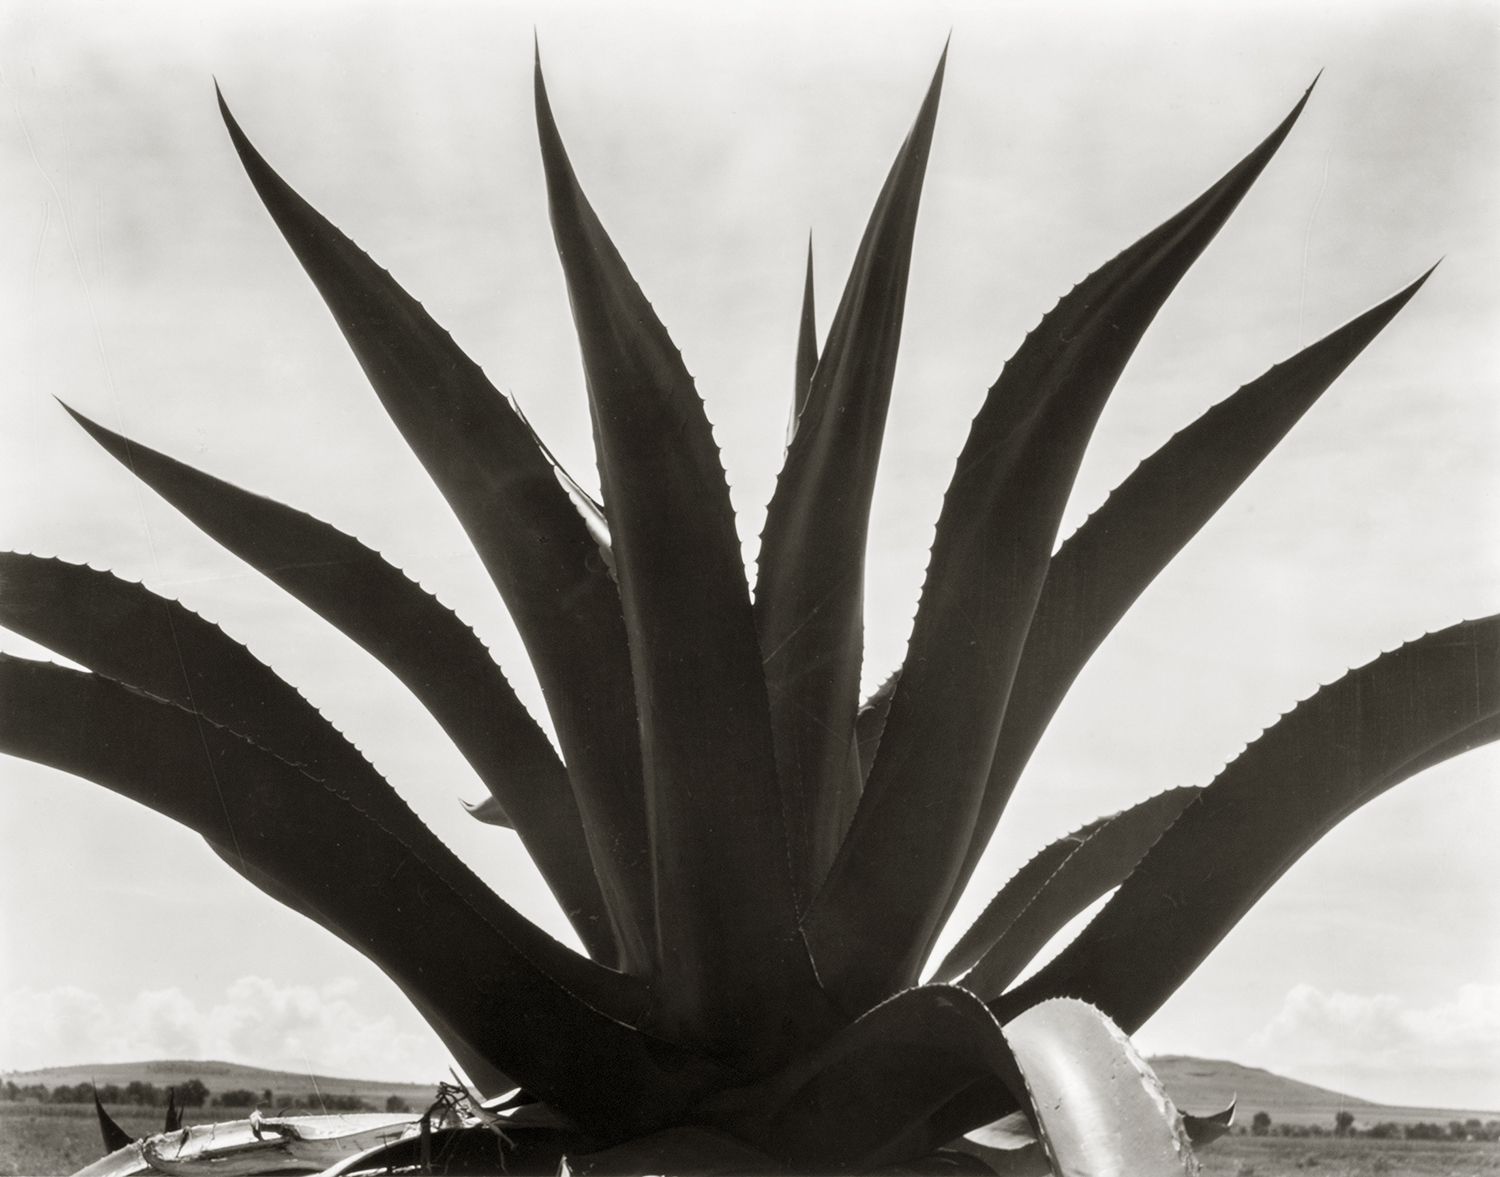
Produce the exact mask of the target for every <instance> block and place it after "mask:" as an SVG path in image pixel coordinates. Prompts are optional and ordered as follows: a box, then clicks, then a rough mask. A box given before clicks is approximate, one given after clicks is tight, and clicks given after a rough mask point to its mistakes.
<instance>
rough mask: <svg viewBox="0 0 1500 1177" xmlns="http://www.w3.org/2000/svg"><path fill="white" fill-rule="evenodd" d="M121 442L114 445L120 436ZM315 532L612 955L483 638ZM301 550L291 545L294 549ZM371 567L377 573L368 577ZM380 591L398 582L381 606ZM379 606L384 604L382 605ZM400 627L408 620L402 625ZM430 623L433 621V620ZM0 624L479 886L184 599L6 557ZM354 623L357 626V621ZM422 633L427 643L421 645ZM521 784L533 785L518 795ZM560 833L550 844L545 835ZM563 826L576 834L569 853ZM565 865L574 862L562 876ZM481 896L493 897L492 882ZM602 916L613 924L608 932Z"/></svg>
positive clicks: (390, 648) (322, 727)
mask: <svg viewBox="0 0 1500 1177" xmlns="http://www.w3.org/2000/svg"><path fill="white" fill-rule="evenodd" d="M110 436H111V438H112V439H113V437H114V435H110ZM132 453H133V455H134V456H136V457H138V458H140V459H141V460H142V464H143V465H145V466H150V465H151V459H152V458H155V459H157V460H159V461H165V459H160V458H159V455H149V456H148V452H143V451H141V450H140V449H139V447H132ZM230 489H232V488H230ZM234 493H235V495H237V496H239V499H240V501H239V502H238V503H235V502H234V501H233V500H232V499H231V501H230V503H229V504H228V508H227V509H230V510H232V509H233V508H234V507H235V506H239V507H240V508H241V510H240V512H239V514H240V516H241V518H242V519H245V520H248V519H250V518H252V517H253V516H254V514H255V504H256V503H267V502H268V501H269V500H263V499H256V497H255V496H253V495H247V494H244V492H241V491H235V492H234ZM244 500H249V502H248V503H246V502H245V501H244ZM271 505H272V506H275V504H271ZM279 512H280V518H276V517H275V516H273V518H272V519H271V520H270V522H272V523H276V522H281V523H282V524H283V526H282V527H281V528H279V529H277V534H279V535H280V536H281V537H282V538H283V539H286V540H288V541H291V540H295V538H296V536H297V532H298V531H299V528H298V527H297V524H298V523H299V522H314V521H311V520H307V518H306V516H300V517H299V516H298V515H297V513H296V512H293V511H289V510H287V509H286V508H279ZM318 527H320V528H323V529H324V530H326V531H327V532H328V533H329V534H330V536H331V537H332V538H334V539H336V540H341V541H343V542H342V544H341V545H330V548H329V549H325V551H324V555H325V556H329V557H332V556H344V557H346V559H344V560H343V561H336V562H330V561H324V562H322V563H320V564H319V565H318V568H319V569H320V570H321V571H322V572H323V574H324V576H325V578H326V575H327V573H328V570H329V569H330V568H332V567H337V568H339V569H340V570H341V572H340V574H339V581H340V582H341V583H342V584H343V585H345V586H346V587H350V588H351V592H352V593H355V594H357V595H356V596H355V597H354V599H353V601H350V600H348V599H346V598H344V597H343V596H340V597H339V601H336V602H334V603H333V604H334V607H335V609H342V610H343V611H345V612H347V613H354V612H355V610H356V609H357V608H358V607H359V606H364V607H365V609H366V610H367V612H366V613H365V614H363V615H362V619H363V620H364V621H366V622H367V623H368V622H369V621H371V620H372V619H373V620H374V621H375V624H374V625H368V624H367V626H366V629H367V630H379V631H380V632H379V633H378V634H373V635H372V634H371V633H369V632H366V633H365V635H364V636H366V637H367V638H370V639H371V641H370V644H372V645H375V644H377V643H376V641H375V640H374V638H375V637H376V636H378V637H382V638H384V639H385V640H384V643H383V645H382V646H380V648H382V649H383V651H384V652H385V653H386V655H387V658H388V664H389V662H396V663H397V664H398V665H400V666H402V668H403V669H405V670H406V671H407V672H408V674H407V676H406V677H410V678H418V672H425V674H424V675H423V677H421V678H420V679H419V680H418V682H417V686H418V687H420V688H425V689H424V690H421V691H419V695H421V694H426V695H427V696H428V697H429V698H434V699H435V702H436V704H437V705H438V706H439V707H440V708H443V707H446V706H447V705H449V704H452V711H453V712H456V713H457V719H456V720H455V721H454V723H453V726H454V727H458V728H459V734H460V735H462V736H465V737H472V739H467V740H465V741H464V742H465V743H467V744H468V745H469V747H471V748H473V747H475V746H476V745H477V748H478V752H479V753H480V754H482V755H483V756H485V757H486V759H485V760H482V761H481V763H483V764H484V765H485V767H486V768H487V769H489V770H490V772H489V774H488V775H490V777H491V778H492V779H498V782H499V785H500V787H502V788H505V789H508V790H509V791H511V792H513V793H515V795H516V797H517V800H518V803H519V804H520V805H521V807H522V812H524V813H525V814H526V815H527V818H528V819H530V824H531V827H532V829H531V834H532V836H531V838H530V839H529V841H528V843H527V844H528V849H530V848H531V847H532V846H533V845H535V847H536V850H537V851H538V853H536V854H535V855H534V856H535V857H536V859H537V862H538V866H539V867H540V868H541V869H542V872H543V875H544V876H546V877H548V878H549V881H551V880H552V879H553V878H554V877H557V881H556V882H553V887H554V891H555V893H557V894H559V897H560V898H562V897H564V896H568V895H569V892H570V891H572V892H573V893H574V894H579V893H581V894H582V896H583V897H584V898H585V899H590V898H591V900H592V906H591V907H588V908H581V907H580V906H579V904H577V903H573V904H571V905H565V910H568V912H569V914H570V916H572V918H573V920H574V923H575V926H579V929H580V934H582V933H583V932H584V931H585V930H587V932H588V933H589V936H590V937H591V938H592V939H593V940H594V941H595V942H596V943H597V942H600V941H601V940H602V943H601V948H605V949H607V948H608V947H609V946H610V943H611V941H610V939H609V927H608V923H607V921H605V912H604V909H603V905H602V903H601V902H600V900H599V897H598V894H599V893H598V889H597V887H595V888H593V890H592V892H590V891H589V890H588V889H587V887H585V886H583V884H585V883H592V880H593V874H592V871H591V870H590V867H589V861H588V855H587V851H586V849H585V847H584V844H583V838H582V831H581V828H580V827H579V825H578V817H577V811H576V810H570V809H568V808H566V807H563V806H559V805H558V804H557V798H556V797H555V796H554V797H551V798H549V797H547V796H545V795H540V796H539V795H538V794H540V793H542V791H543V788H544V787H546V786H548V785H550V786H551V787H552V789H553V790H554V791H555V792H560V793H561V795H562V797H563V798H565V799H567V800H571V797H572V791H571V789H570V788H569V786H568V782H567V778H566V776H563V775H561V774H562V770H561V765H559V764H557V758H556V754H555V753H553V752H552V748H551V745H550V744H548V743H547V742H546V737H545V736H543V735H542V733H541V731H540V730H539V729H536V727H535V724H534V723H532V722H531V719H530V716H528V715H527V714H526V712H525V710H524V709H523V708H521V705H520V703H519V702H518V701H517V700H516V699H515V697H514V695H512V694H511V693H510V686H509V684H508V683H506V681H505V678H504V676H503V675H502V674H501V673H500V671H499V668H498V667H496V666H495V664H494V663H493V662H492V661H491V660H490V658H489V655H488V653H487V652H486V651H485V650H484V647H483V646H481V645H480V644H479V641H478V639H477V638H475V637H474V636H473V634H472V633H470V631H469V630H468V629H467V628H466V627H465V626H463V625H462V623H460V622H459V621H458V619H457V618H455V617H454V616H453V615H452V614H451V613H449V612H448V611H447V610H446V609H444V608H443V607H442V606H441V605H440V604H438V602H437V601H436V600H434V599H433V598H431V597H429V596H428V595H427V594H426V593H424V592H423V591H422V590H421V589H420V588H418V587H417V586H416V585H414V584H412V583H411V582H410V581H409V580H407V579H406V578H405V577H404V576H402V575H401V574H400V573H399V572H397V571H396V570H395V569H393V568H391V567H390V566H389V565H388V564H386V563H385V562H384V561H383V560H381V559H380V558H379V557H378V556H376V555H375V554H374V553H373V552H370V551H368V550H367V549H365V548H363V547H362V546H361V545H359V544H357V543H356V542H355V541H353V540H351V539H348V537H346V536H342V535H340V534H339V533H338V532H335V531H334V530H333V529H332V528H324V527H323V525H322V524H318ZM300 530H302V531H306V530H308V529H307V528H305V527H304V528H301V529H300ZM291 546H292V544H291V543H290V542H288V544H287V547H291ZM304 554H305V553H304ZM361 572H363V573H365V574H366V575H365V578H364V581H363V583H362V584H361V582H360V580H359V574H360V573H361ZM294 575H295V574H294ZM345 578H348V579H345ZM325 587H326V584H325ZM361 589H362V591H361ZM382 589H389V590H391V591H390V592H389V593H388V594H386V597H385V600H384V601H382V600H381V595H382ZM392 598H394V600H392ZM340 602H342V604H340ZM378 604H385V605H386V606H387V607H386V608H385V609H379V608H374V607H372V606H375V605H378ZM403 606H410V607H408V608H403ZM402 621H405V622H406V623H407V624H406V625H402V624H400V623H401V622H402ZM424 621H425V622H428V623H429V624H428V625H423V624H422V622H424ZM0 625H4V626H5V627H6V628H7V629H11V630H13V631H14V632H16V633H19V634H21V635H23V636H24V637H27V638H30V639H31V640H32V641H35V642H37V643H39V644H40V645H43V646H46V647H47V648H48V649H50V650H54V651H56V652H57V653H59V654H61V655H63V656H64V657H65V658H69V659H71V660H72V661H74V662H77V663H80V664H81V665H83V666H86V667H88V668H89V669H90V670H94V671H97V672H98V673H100V674H102V675H104V676H105V677H106V678H110V679H114V680H115V681H117V682H120V683H123V684H125V685H126V686H128V687H131V688H133V689H135V690H138V691H144V692H145V693H147V694H149V695H151V696H153V697H155V698H158V699H164V700H166V701H167V702H169V703H174V704H176V705H177V706H179V707H182V708H185V709H186V710H188V711H191V712H194V713H196V714H198V715H201V716H203V717H204V718H205V719H207V720H208V721H209V722H210V723H213V724H216V725H218V726H220V727H225V728H228V729H229V730H231V731H233V732H234V733H235V734H236V735H238V736H241V737H243V738H244V739H247V740H249V741H250V742H251V743H253V744H255V745H257V746H258V747H261V748H264V749H266V750H267V751H269V752H272V753H274V754H275V755H276V756H278V757H280V758H281V759H282V760H285V761H287V762H288V763H289V764H293V765H296V766H298V767H300V768H302V769H304V770H305V771H306V772H307V773H308V774H309V775H310V776H312V777H314V778H315V779H318V780H330V779H337V780H338V781H339V782H340V784H341V787H342V788H343V789H345V790H346V791H347V792H348V793H349V796H350V799H351V800H352V801H353V803H354V804H355V805H357V806H358V807H359V808H361V809H363V810H366V811H367V812H369V813H370V814H372V815H373V816H375V817H376V818H377V819H378V820H379V821H381V822H382V823H383V824H384V825H385V826H386V827H387V828H389V829H391V830H393V831H395V832H397V833H398V834H399V835H400V836H401V837H403V838H405V839H407V840H408V841H409V842H411V843H412V844H413V845H419V844H423V843H431V844H432V845H433V847H434V848H435V849H434V850H433V853H431V854H429V856H428V862H429V863H430V864H431V865H432V866H433V868H434V869H438V870H442V869H444V864H445V863H447V864H451V865H455V866H457V869H456V870H454V871H451V872H449V873H448V878H449V881H450V883H452V884H453V885H454V886H456V887H459V888H460V889H462V888H464V887H466V886H474V887H481V888H482V885H481V884H480V883H479V881H478V879H476V878H475V877H474V876H473V874H472V872H470V871H469V869H468V868H467V867H464V866H462V865H461V864H459V863H458V859H457V858H456V857H454V856H453V855H452V854H451V853H450V852H448V851H447V850H446V848H441V845H442V844H441V843H440V842H438V841H437V839H435V838H434V837H433V835H432V834H431V832H430V831H429V830H428V829H427V828H426V827H425V826H424V825H423V824H422V822H421V821H420V820H419V819H418V818H417V816H416V814H414V813H413V812H412V811H411V809H410V807H408V806H407V804H406V802H404V801H403V800H402V799H401V798H400V796H399V795H398V794H397V793H396V792H395V791H394V790H393V789H392V788H391V787H390V785H389V784H387V783H386V781H385V780H384V778H382V777H381V776H380V774H379V773H377V772H376V771H375V770H374V768H372V767H371V766H370V764H369V762H368V761H366V760H365V758H364V757H363V756H362V755H361V754H360V753H359V752H358V751H357V750H356V749H355V748H354V746H353V745H351V744H350V743H349V741H348V740H346V739H345V738H344V737H343V735H342V734H340V733H339V731H338V730H337V729H336V728H334V726H333V725H332V724H331V723H329V722H328V720H327V719H325V718H324V717H323V715H322V714H320V713H319V712H318V710H317V709H316V708H315V707H313V706H312V705H311V704H310V703H308V702H307V700H306V699H304V698H303V697H302V696H301V695H300V694H299V693H298V692H297V691H296V690H295V689H294V688H293V687H291V686H289V685H288V684H287V683H286V682H285V681H283V680H282V679H281V678H280V677H279V676H277V674H276V673H275V672H274V671H272V670H271V668H270V667H268V666H266V665H265V664H264V663H263V662H261V661H260V660H259V659H257V658H256V657H255V656H254V655H253V654H251V653H250V651H249V650H247V649H245V647H244V646H242V645H240V643H238V642H236V641H235V640H234V639H232V638H230V637H229V636H227V635H226V634H225V633H224V632H223V631H222V630H221V629H219V627H218V626H216V625H214V624H212V623H211V622H208V621H205V620H204V619H203V618H201V617H199V616H198V615H197V614H195V613H193V612H192V611H191V610H188V609H185V608H184V607H183V606H182V605H180V604H178V603H177V602H175V601H169V600H166V599H165V598H163V597H159V596H157V595H156V594H155V593H153V592H151V591H150V590H148V589H146V588H145V587H144V586H142V585H139V584H131V583H130V582H128V581H124V580H121V579H119V578H118V577H116V576H114V575H112V574H111V573H108V572H98V571H95V570H94V569H92V568H87V567H84V566H82V565H77V564H67V563H64V562H63V561H61V560H53V559H43V558H39V557H36V556H27V555H21V554H19V553H15V552H0ZM352 628H355V629H356V630H357V631H358V629H359V626H358V625H355V626H353V627H352ZM445 638H446V639H448V640H447V642H446V643H445V641H444V639H445ZM424 639H428V641H429V643H430V644H427V645H424V644H423V640H424ZM443 654H451V655H453V657H452V660H451V662H450V663H448V666H450V667H451V670H450V671H449V673H448V674H447V675H446V676H444V677H442V678H439V674H440V671H441V670H442V669H443V667H442V666H439V665H437V664H435V663H433V661H432V659H433V658H434V657H437V656H440V655H443ZM480 659H482V661H480ZM466 689H467V691H468V692H470V693H471V697H470V698H468V699H466V698H465V697H464V694H463V692H465V690H466ZM424 701H425V700H424ZM476 703H477V704H480V705H482V704H486V703H488V704H494V705H495V707H494V710H493V711H492V712H491V713H490V715H489V722H490V725H491V727H490V730H489V731H488V732H487V731H486V730H485V728H484V726H483V725H484V722H485V719H486V716H485V715H484V714H482V713H478V712H476V711H475V705H476ZM507 721H509V723H507ZM460 724H462V726H460ZM528 725H529V727H530V728H531V729H534V731H535V738H536V740H539V741H540V743H541V750H540V751H535V750H534V749H535V745H534V744H533V745H532V746H531V747H530V748H529V747H528V746H527V741H528V736H529V735H530V733H529V732H528V731H527V726H528ZM517 729H519V730H517ZM450 730H451V729H450ZM517 745H519V747H517ZM461 746H463V745H462V744H461ZM528 757H529V762H528ZM549 758H550V764H551V765H553V766H555V768H556V774H555V775H554V776H553V777H552V779H551V780H550V781H549V780H548V779H547V777H546V776H545V775H544V773H545V771H546V770H547V767H548V764H549ZM517 786H521V787H522V789H524V790H525V791H524V792H517V791H516V787H517ZM549 806H550V810H549V808H548V807H549ZM559 809H560V810H561V812H559ZM569 817H571V821H572V826H571V829H570V828H569V827H567V826H563V828H562V829H561V830H558V828H557V827H558V824H559V823H560V822H562V821H566V820H567V819H569ZM549 834H550V835H551V841H549V840H547V836H548V835H549ZM559 834H564V835H568V834H570V835H571V836H570V840H568V841H565V842H562V845H561V846H560V847H559V845H558V843H559V841H561V839H560V838H559ZM523 840H526V839H523ZM569 849H571V850H572V851H573V853H574V857H573V858H572V859H571V860H569V859H567V858H562V859H561V861H559V850H561V851H563V852H566V851H567V850H569ZM559 866H561V867H563V868H566V870H565V871H559V870H558V867H559ZM549 867H551V868H552V872H551V873H550V874H549V869H548V868H549ZM580 872H582V873H581V874H580ZM484 893H486V894H487V893H488V892H487V889H486V890H485V891H484ZM601 921H605V922H604V924H603V926H602V927H601V926H600V922H601ZM585 942H586V943H587V940H586V941H585ZM569 955H570V956H571V954H569ZM570 963H571V962H570ZM573 967H574V970H575V972H576V974H577V976H580V977H582V976H584V975H586V974H587V975H589V976H591V977H592V982H591V983H592V985H594V986H595V987H602V991H607V992H614V993H616V994H617V997H616V998H615V999H614V1001H616V1002H618V1001H624V1002H625V1003H626V1004H627V1006H633V1007H638V1006H640V1005H641V1004H642V1003H643V1002H644V1000H645V994H644V990H643V989H642V988H641V987H640V985H639V984H637V983H634V982H633V981H632V980H630V979H628V978H625V977H622V976H619V975H617V974H615V973H611V972H605V971H604V970H599V969H593V970H590V969H588V968H587V967H586V966H584V965H583V962H581V961H579V962H576V965H574V966H573Z"/></svg>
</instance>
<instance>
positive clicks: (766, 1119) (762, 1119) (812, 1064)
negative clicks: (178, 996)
mask: <svg viewBox="0 0 1500 1177" xmlns="http://www.w3.org/2000/svg"><path fill="white" fill-rule="evenodd" d="M981 1079H998V1080H999V1081H1000V1082H1001V1083H1002V1084H1004V1085H1005V1086H1006V1088H1007V1089H1008V1090H1009V1091H1011V1092H1012V1093H1013V1102H1012V1104H1011V1107H1012V1108H1013V1107H1015V1106H1018V1103H1017V1102H1015V1101H1019V1100H1023V1099H1024V1098H1025V1085H1024V1083H1023V1082H1022V1079H1021V1074H1020V1071H1019V1070H1018V1069H1017V1068H1016V1064H1015V1060H1014V1059H1013V1058H1012V1057H1011V1054H1010V1050H1009V1048H1008V1047H1007V1046H1006V1044H1005V1039H1004V1038H1003V1037H1002V1036H1001V1032H1000V1027H999V1025H998V1024H997V1023H996V1022H995V1020H994V1019H993V1018H992V1017H990V1016H989V1011H988V1010H987V1009H986V1008H985V1007H984V1005H983V1003H982V1002H980V1001H979V1000H978V999H977V998H975V997H974V996H973V994H971V993H968V992H967V991H965V990H963V989H959V988H956V987H954V986H949V985H924V986H922V987H920V988H917V989H910V990H907V991H906V992H904V993H900V994H898V995H897V996H895V997H893V998H891V999H890V1000H889V1001H886V1002H884V1003H883V1004H881V1005H879V1006H877V1007H876V1008H875V1009H873V1010H870V1011H869V1012H868V1013H866V1014H865V1015H864V1016H863V1017H861V1018H860V1019H859V1020H858V1021H856V1022H854V1023H852V1024H851V1025H849V1026H847V1027H845V1028H844V1029H843V1030H841V1031H839V1033H838V1034H836V1035H834V1037H833V1038H831V1039H830V1040H829V1041H828V1042H826V1043H824V1044H823V1045H822V1046H821V1047H819V1048H818V1049H816V1050H814V1051H812V1052H810V1053H808V1054H807V1055H804V1056H803V1057H801V1058H799V1059H797V1060H796V1062H794V1063H793V1064H792V1065H791V1066H789V1067H788V1068H786V1070H785V1071H783V1072H781V1073H780V1074H777V1075H774V1076H772V1077H771V1078H769V1079H767V1080H765V1081H763V1082H762V1083H759V1084H757V1085H755V1086H754V1087H751V1088H746V1089H741V1090H731V1091H727V1092H724V1093H723V1094H722V1095H720V1096H717V1097H715V1098H714V1099H713V1100H712V1101H710V1102H709V1103H708V1104H706V1105H705V1106H704V1107H703V1108H701V1109H700V1111H699V1113H698V1114H699V1115H701V1116H704V1117H706V1118H707V1119H708V1120H709V1122H712V1123H717V1124H721V1125H723V1126H724V1127H725V1128H727V1129H728V1130H729V1131H731V1132H733V1133H734V1134H735V1135H736V1136H739V1137H741V1138H743V1139H746V1140H749V1141H751V1142H752V1143H753V1144H755V1145H756V1146H757V1147H759V1148H762V1149H764V1150H765V1151H766V1152H767V1153H768V1154H769V1155H771V1156H772V1157H774V1158H775V1159H776V1160H777V1161H779V1162H780V1163H781V1164H783V1165H786V1166H787V1167H788V1168H790V1169H791V1171H792V1172H797V1173H806V1172H824V1171H831V1170H837V1171H851V1172H867V1171H869V1170H870V1169H872V1168H875V1167H877V1166H880V1165H886V1164H895V1163H898V1162H902V1161H909V1160H912V1159H914V1158H916V1157H922V1156H926V1155H927V1154H928V1153H930V1152H932V1151H933V1149H935V1148H938V1147H939V1146H940V1145H943V1144H946V1143H947V1141H948V1139H949V1137H944V1138H942V1139H936V1138H934V1137H933V1136H932V1135H931V1130H930V1125H931V1118H932V1115H933V1113H934V1112H936V1111H937V1110H938V1109H940V1108H942V1107H943V1106H944V1104H946V1103H947V1102H948V1101H949V1100H950V1099H951V1098H953V1097H954V1096H955V1095H957V1094H958V1093H960V1092H962V1091H964V1090H965V1089H967V1088H968V1087H969V1086H971V1085H972V1084H973V1083H975V1082H976V1081H978V1080H981ZM1005 1110H1010V1109H1005ZM972 1126H973V1125H970V1127H972Z"/></svg>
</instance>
